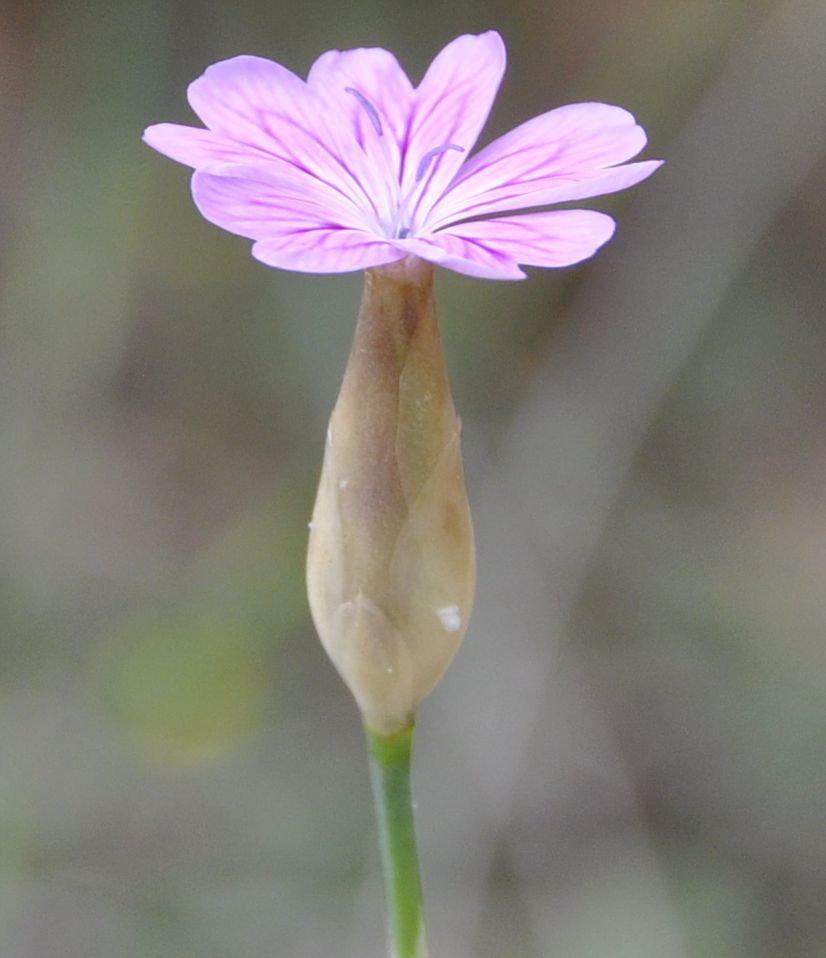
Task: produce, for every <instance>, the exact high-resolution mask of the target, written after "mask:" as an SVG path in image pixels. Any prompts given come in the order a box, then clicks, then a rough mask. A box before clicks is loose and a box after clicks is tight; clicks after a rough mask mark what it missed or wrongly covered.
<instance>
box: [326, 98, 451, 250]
mask: <svg viewBox="0 0 826 958" xmlns="http://www.w3.org/2000/svg"><path fill="white" fill-rule="evenodd" d="M344 92H345V93H349V94H350V95H351V96H354V97H355V98H356V101H357V102H358V104H359V106H360V107H361V108H362V109H363V110H364V112H365V113H366V114H367V118H368V119H369V120H370V124H371V125H372V127H373V129H374V130H375V131H376V135H377V136H380V137H382V141H383V142H382V146H383V147H384V153H385V160H386V161H387V163H388V167H389V169H390V170H391V171H393V175H394V177H395V179H396V193H395V196H394V197H393V198H392V205H393V206H394V207H395V215H394V216H393V217H392V223H390V224H389V226H388V225H387V224H385V229H386V232H387V235H388V236H392V237H395V238H396V239H407V237H408V236H410V235H411V234H412V233H414V228H413V225H412V217H411V216H410V215H409V214H408V207H409V205H410V201H411V198H412V195H413V193H414V191H415V190H416V189H417V188H418V186H419V184H420V183H421V182H422V180H423V179H424V178H425V176H427V173H428V171H429V170H430V167H431V166H432V164H433V162H434V160H436V158H437V157H439V156H441V155H442V153H446V152H447V151H448V150H456V152H457V153H464V152H465V148H464V147H463V146H459V144H458V143H442V144H441V145H440V146H434V147H433V149H432V150H428V151H427V153H425V154H424V156H423V157H422V158H421V159H420V160H419V165H418V166H417V167H416V175H415V177H414V178H413V186H412V187H411V188H410V189H409V190H408V191H407V193H406V194H404V195H402V193H401V181H400V179H399V172H400V171H399V170H398V168H397V164H396V163H394V162H392V161H391V160H390V156H389V154H388V152H387V143H386V141H385V140H384V127H383V126H382V122H381V116H380V114H379V111H378V110H377V109H376V107H375V106H374V105H373V104H372V103H371V102H370V100H368V99H367V97H366V96H365V95H364V94H363V93H362V92H361V90H357V89H356V88H355V87H352V86H346V87H345V88H344ZM426 189H427V187H426V186H425V187H424V190H426ZM424 190H423V192H424Z"/></svg>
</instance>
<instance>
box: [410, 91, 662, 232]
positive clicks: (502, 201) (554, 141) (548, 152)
mask: <svg viewBox="0 0 826 958" xmlns="http://www.w3.org/2000/svg"><path fill="white" fill-rule="evenodd" d="M645 143H646V137H645V131H644V130H643V129H642V127H640V126H638V125H637V123H636V121H635V119H634V117H633V116H632V115H631V114H630V113H628V111H627V110H623V109H621V108H620V107H616V106H609V105H608V104H605V103H574V104H571V105H569V106H563V107H559V108H558V109H556V110H551V111H550V112H549V113H544V114H542V115H541V116H538V117H535V118H534V119H532V120H529V121H528V122H527V123H523V124H522V125H521V126H518V127H517V128H516V129H515V130H511V132H510V133H506V134H505V135H504V136H502V137H500V138H499V139H498V140H494V142H493V143H491V144H489V145H488V146H487V147H485V148H484V149H483V150H481V151H480V152H479V153H477V154H476V156H474V157H472V158H471V159H470V160H469V161H468V162H467V163H466V164H465V166H464V167H463V168H462V170H461V171H460V173H459V175H458V176H457V178H456V180H455V181H454V183H453V184H451V186H450V187H449V188H448V190H447V191H446V193H445V195H444V196H443V197H442V199H441V200H440V201H439V203H438V204H437V206H436V208H435V209H434V210H433V213H432V215H431V217H430V224H429V225H430V226H431V228H435V227H436V225H437V224H438V225H441V224H444V223H446V222H450V221H451V220H455V219H456V218H457V217H458V216H471V215H477V213H480V212H487V213H491V212H495V211H499V210H516V209H525V208H526V207H529V206H539V205H543V204H546V203H551V202H554V203H555V202H562V201H564V200H569V199H575V198H582V197H584V196H597V195H600V194H601V193H608V192H613V191H614V190H616V189H623V188H624V187H625V186H628V185H631V182H639V180H641V179H644V178H645V177H646V176H649V175H650V174H651V173H652V172H653V171H654V170H655V169H656V168H657V166H659V164H658V163H649V164H647V165H643V164H634V165H633V166H632V167H626V168H625V169H627V170H629V171H633V172H630V173H628V174H622V173H621V174H617V173H616V172H610V173H609V172H608V170H609V168H611V167H614V166H615V165H616V164H619V163H623V162H624V161H625V160H628V159H629V158H630V157H632V156H635V155H636V154H637V153H639V151H640V150H641V149H642V148H643V147H644V146H645ZM617 175H619V176H620V179H619V180H616V181H615V180H613V179H612V177H614V176H617ZM635 175H636V178H634V177H635ZM623 176H628V177H629V180H630V181H631V182H629V181H626V180H623V179H622V177H623ZM604 177H605V179H603V178H604ZM583 183H590V184H591V186H589V187H584V186H582V184H583ZM615 184H618V185H615ZM583 190H584V191H585V192H583ZM545 196H548V197H550V198H549V199H544V198H543V197H545Z"/></svg>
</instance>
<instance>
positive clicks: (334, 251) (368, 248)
mask: <svg viewBox="0 0 826 958" xmlns="http://www.w3.org/2000/svg"><path fill="white" fill-rule="evenodd" d="M252 255H253V256H254V257H255V258H256V259H257V260H260V261H261V262H262V263H266V264H267V266H276V267H278V268H280V269H292V270H297V271H298V272H301V273H348V272H351V271H353V270H358V269H369V268H370V267H372V266H382V265H384V264H385V263H394V262H396V260H399V259H402V258H403V257H404V255H405V254H404V253H403V252H401V251H400V250H398V249H396V248H394V247H393V246H391V245H390V243H387V242H384V241H382V240H381V239H377V238H376V237H375V236H372V235H371V234H370V233H365V232H362V231H360V230H347V229H335V228H334V229H330V228H325V227H315V228H310V229H305V230H301V231H286V232H284V233H283V234H281V235H278V236H271V237H269V238H267V239H262V240H259V241H258V242H257V243H255V245H254V246H253V247H252Z"/></svg>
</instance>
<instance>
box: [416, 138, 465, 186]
mask: <svg viewBox="0 0 826 958" xmlns="http://www.w3.org/2000/svg"><path fill="white" fill-rule="evenodd" d="M448 150H458V151H459V153H464V152H465V148H464V147H463V146H457V145H456V144H455V143H445V144H444V145H443V146H436V147H434V148H433V149H432V150H428V151H427V153H425V155H424V156H423V157H422V159H421V162H420V163H419V168H418V169H417V170H416V182H417V183H418V182H419V180H421V179H422V178H423V177H424V175H425V173H427V168H428V167H429V166H430V164H431V163H432V162H433V160H434V159H435V158H436V157H437V156H440V155H441V154H442V153H446V152H447V151H448Z"/></svg>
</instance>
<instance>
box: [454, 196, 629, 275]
mask: <svg viewBox="0 0 826 958" xmlns="http://www.w3.org/2000/svg"><path fill="white" fill-rule="evenodd" d="M614 227H615V224H614V221H613V220H612V219H611V217H610V216H607V215H606V214H605V213H597V212H595V211H593V210H553V211H551V212H547V213H528V214H526V215H524V216H511V217H508V218H506V219H495V220H477V221H476V222H473V223H461V224H459V225H457V226H452V227H450V229H448V230H446V231H445V232H443V233H437V234H436V235H437V236H439V237H442V236H454V237H458V238H461V239H464V240H467V241H469V242H475V243H483V244H484V245H485V246H486V247H488V248H490V249H494V250H496V251H497V252H498V253H500V254H503V255H505V256H507V257H508V258H510V259H512V260H514V261H515V262H517V263H521V264H522V265H523V266H571V265H572V264H573V263H579V262H581V261H582V260H584V259H588V257H589V256H593V255H594V253H595V252H596V251H597V250H598V249H599V248H600V246H602V245H603V244H604V243H607V242H608V240H609V239H610V238H611V237H612V236H613V234H614Z"/></svg>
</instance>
